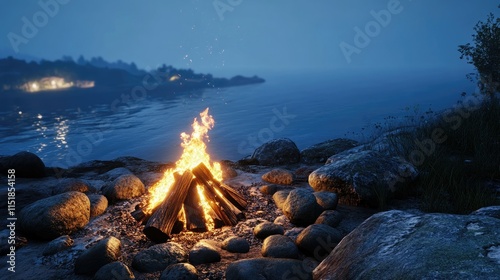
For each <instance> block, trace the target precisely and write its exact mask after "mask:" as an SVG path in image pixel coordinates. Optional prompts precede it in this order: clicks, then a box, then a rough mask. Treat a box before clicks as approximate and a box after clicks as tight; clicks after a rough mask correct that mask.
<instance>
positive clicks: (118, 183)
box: [102, 174, 146, 203]
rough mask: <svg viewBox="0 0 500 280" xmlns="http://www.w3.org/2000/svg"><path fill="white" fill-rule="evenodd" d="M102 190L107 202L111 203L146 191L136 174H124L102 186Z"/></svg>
mask: <svg viewBox="0 0 500 280" xmlns="http://www.w3.org/2000/svg"><path fill="white" fill-rule="evenodd" d="M102 192H103V194H104V195H105V196H106V198H107V199H108V200H109V202H111V203H113V202H116V201H118V200H127V199H131V198H134V197H138V196H141V195H143V194H144V193H145V192H146V188H145V187H144V184H143V183H142V181H141V179H139V178H137V176H135V175H133V174H126V175H122V176H120V177H118V178H116V179H115V180H114V181H113V183H112V184H110V185H108V186H106V187H104V189H103V191H102Z"/></svg>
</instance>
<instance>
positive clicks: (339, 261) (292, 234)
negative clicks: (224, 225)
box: [0, 138, 500, 280]
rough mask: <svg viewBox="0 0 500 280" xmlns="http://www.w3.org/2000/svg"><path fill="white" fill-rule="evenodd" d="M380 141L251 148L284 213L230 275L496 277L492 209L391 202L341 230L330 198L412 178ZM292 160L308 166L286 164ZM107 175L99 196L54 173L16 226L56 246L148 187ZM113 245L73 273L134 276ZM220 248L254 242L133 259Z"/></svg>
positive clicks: (498, 221) (149, 268)
mask: <svg viewBox="0 0 500 280" xmlns="http://www.w3.org/2000/svg"><path fill="white" fill-rule="evenodd" d="M383 139H384V138H382V139H381V140H379V141H375V142H373V143H369V144H364V145H359V144H358V143H357V142H355V141H352V140H348V139H335V140H330V141H326V142H324V143H320V144H317V145H314V146H312V147H310V148H307V149H305V150H303V151H299V150H298V149H297V146H296V145H295V144H294V143H293V142H292V141H291V140H289V139H277V140H273V141H270V142H268V143H266V144H264V145H262V146H261V147H259V148H258V149H257V150H256V151H255V152H254V154H253V155H252V156H251V157H250V158H249V159H247V160H246V162H247V163H248V162H250V163H252V164H259V165H263V166H272V167H271V169H270V171H269V172H267V173H265V174H264V175H262V179H263V180H264V181H265V182H268V183H270V184H267V185H263V186H261V187H260V191H261V192H262V193H263V194H265V195H269V196H272V199H273V201H274V203H275V204H276V206H277V208H279V209H280V210H281V211H282V213H283V216H280V217H278V218H277V219H276V220H274V221H272V222H271V221H266V222H262V223H259V224H256V226H255V228H254V230H253V234H254V236H255V237H256V238H257V239H260V240H262V248H261V255H262V257H259V258H252V259H243V260H239V261H236V262H233V263H231V264H230V265H229V266H228V268H227V270H226V273H225V277H226V279H228V280H232V279H351V278H360V277H362V278H380V277H383V278H388V279H397V278H412V279H413V278H414V279H422V278H443V279H445V278H446V279H449V278H476V277H479V278H484V279H494V278H495V276H498V275H500V257H499V256H500V246H499V245H498V244H500V232H499V231H498V230H497V229H498V228H500V214H499V213H500V207H498V206H497V207H489V208H484V209H480V210H478V211H476V212H474V213H472V214H471V215H463V216H458V215H448V214H424V213H421V212H418V211H413V212H408V211H388V212H383V213H379V214H376V215H373V216H372V217H370V218H369V219H367V220H366V221H365V222H363V223H362V224H361V225H360V226H359V227H357V228H356V229H355V230H353V231H352V232H350V233H349V234H348V235H347V236H346V234H347V233H346V232H343V231H341V230H339V229H338V226H339V224H340V223H341V222H342V219H343V217H342V214H341V213H340V212H339V211H337V205H338V203H342V204H350V205H356V206H357V205H369V206H377V205H378V204H380V203H382V202H384V201H386V200H387V199H390V198H391V197H392V196H395V195H398V194H399V193H400V192H404V190H405V189H407V188H409V187H411V185H412V183H413V181H414V180H415V179H416V178H417V176H418V172H417V169H416V168H415V167H414V166H413V165H412V164H411V163H409V162H407V161H405V160H404V159H402V158H401V157H398V156H395V155H392V154H391V153H390V152H389V151H388V150H386V149H387V145H386V144H384V140H383ZM297 163H305V164H308V165H310V166H315V168H313V169H307V168H306V169H302V170H296V171H295V172H292V171H290V170H288V169H287V168H289V166H293V165H294V164H297ZM7 166H9V167H10V168H16V172H18V171H19V172H18V173H17V174H18V175H19V176H24V177H35V178H38V177H42V176H44V174H45V173H46V168H45V166H44V164H43V162H42V161H41V160H40V159H39V158H38V157H36V156H35V155H33V154H30V153H26V152H23V153H19V154H17V155H14V156H11V157H4V158H0V171H1V172H2V173H5V172H6V171H5V169H6V167H7ZM107 174H108V176H109V178H112V180H109V182H110V183H106V184H105V185H103V186H101V187H100V193H101V194H98V193H97V191H96V189H95V188H93V187H92V186H90V185H89V184H88V183H87V182H86V181H85V180H76V179H68V180H61V182H60V184H58V186H57V188H56V189H54V190H53V193H51V194H44V195H46V196H47V197H46V198H42V199H40V200H37V201H34V202H32V203H31V204H29V205H27V206H25V207H23V209H22V210H21V211H20V213H19V217H18V221H19V226H20V230H21V231H22V232H23V233H25V234H27V235H28V237H33V238H36V239H41V240H51V241H50V242H49V243H48V244H47V246H46V247H45V249H44V251H43V255H46V256H48V255H53V254H56V253H57V252H60V251H62V250H66V249H67V248H69V247H71V246H73V243H74V241H73V240H72V239H71V238H70V236H69V235H70V234H72V233H74V232H76V231H77V230H79V229H81V228H83V227H85V225H87V224H88V223H89V220H90V219H91V218H92V217H96V216H99V215H101V214H102V213H103V212H105V211H106V208H107V206H108V203H116V202H118V201H121V200H127V199H131V198H134V197H138V196H141V195H143V194H144V193H145V187H144V184H143V182H142V181H141V180H140V179H139V178H138V177H136V176H135V175H134V174H132V173H131V172H130V171H128V170H127V169H124V168H116V169H114V170H112V171H110V172H108V173H107ZM304 174H305V175H304ZM298 180H307V182H308V186H300V187H294V186H292V185H293V184H294V183H295V182H297V181H298ZM285 228H291V229H288V230H285ZM434 233H435V234H434ZM422 244H426V245H425V246H424V247H422ZM121 250H122V244H121V242H120V240H119V239H117V238H115V237H107V238H103V239H101V240H100V241H98V242H96V243H95V244H93V245H92V246H91V247H90V248H88V249H86V250H84V251H83V252H82V253H81V254H80V255H79V256H78V257H77V258H76V260H75V267H74V269H75V273H76V274H83V275H93V276H94V279H109V278H110V277H111V276H115V277H118V278H119V279H134V274H133V272H132V270H131V269H130V268H129V267H128V266H127V265H126V264H124V263H122V262H120V261H119V260H120V256H121ZM222 250H225V251H227V252H230V253H235V254H240V253H241V254H244V253H247V252H249V250H250V244H249V242H248V240H246V239H244V238H241V237H237V236H233V237H230V238H228V239H226V240H224V241H223V242H217V241H214V240H201V241H199V242H197V243H196V244H195V245H194V246H193V247H192V248H191V249H190V250H188V251H186V250H185V249H184V247H183V246H182V245H181V244H178V243H175V242H167V243H163V244H157V245H153V246H151V247H149V248H147V249H145V250H143V251H140V252H139V253H137V254H136V255H135V256H134V258H133V261H132V263H131V267H132V268H133V269H135V270H136V271H139V272H144V273H151V272H155V273H158V272H161V276H160V279H198V272H197V270H196V268H195V266H197V265H200V264H207V263H214V262H219V261H220V260H221V252H222ZM117 275H118V276H117Z"/></svg>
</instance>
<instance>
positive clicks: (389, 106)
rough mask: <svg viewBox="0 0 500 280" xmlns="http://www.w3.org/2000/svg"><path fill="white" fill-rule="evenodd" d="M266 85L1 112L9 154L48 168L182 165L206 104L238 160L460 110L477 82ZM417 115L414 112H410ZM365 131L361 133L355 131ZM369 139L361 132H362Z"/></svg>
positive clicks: (348, 79)
mask: <svg viewBox="0 0 500 280" xmlns="http://www.w3.org/2000/svg"><path fill="white" fill-rule="evenodd" d="M259 75H260V76H262V77H264V78H266V80H267V82H266V83H264V84H257V85H249V86H242V87H233V88H225V89H210V90H204V91H197V92H191V93H183V94H177V95H175V96H173V97H172V96H169V97H168V98H165V97H161V96H158V94H154V95H153V94H151V95H148V97H147V98H146V99H145V100H140V101H135V102H132V103H131V104H130V106H122V107H120V108H119V109H118V110H116V109H115V110H112V109H111V107H112V106H111V105H112V104H109V103H108V104H99V100H95V104H94V105H92V106H91V107H90V108H89V107H86V108H84V109H82V108H75V107H70V108H59V109H50V110H44V106H43V104H41V105H42V106H40V108H39V109H36V110H33V109H31V110H28V111H23V107H22V106H20V107H19V108H16V110H9V111H5V112H0V122H1V128H0V137H1V139H0V154H4V155H10V154H14V153H16V152H18V151H21V150H27V151H31V152H34V153H36V154H37V155H39V156H40V157H41V158H42V159H43V160H44V162H45V164H46V165H48V166H61V167H67V166H72V165H75V164H79V163H81V162H85V161H89V160H94V159H114V158H116V157H120V156H136V157H140V158H144V159H148V160H155V161H175V160H176V159H177V158H178V156H179V154H180V151H181V147H180V137H179V134H180V133H181V132H182V131H186V132H190V125H191V123H192V121H193V119H194V117H197V116H199V113H200V112H201V111H203V110H204V109H205V108H206V107H209V108H210V114H211V115H213V117H214V119H215V122H216V124H215V127H214V129H213V130H212V131H211V132H210V143H209V144H208V146H209V149H210V152H211V154H212V155H213V157H214V158H215V159H231V160H237V159H240V158H242V157H244V156H246V155H248V154H251V153H252V151H253V150H254V149H255V148H256V147H257V146H259V145H260V144H262V143H264V142H265V141H268V140H270V139H272V138H280V137H288V138H290V139H292V140H293V141H295V143H296V144H297V146H298V147H299V149H303V148H306V147H307V146H309V145H312V144H315V143H319V142H322V141H324V140H327V139H331V138H336V137H344V136H346V134H347V136H350V137H360V136H361V132H362V131H363V130H362V128H370V127H373V125H374V124H375V123H377V122H380V121H383V119H384V118H385V117H387V116H403V115H407V114H410V115H411V114H412V112H413V109H414V108H416V107H418V108H420V110H421V111H425V110H427V109H428V108H432V109H434V110H439V109H443V108H446V107H450V106H453V105H454V104H455V102H456V101H457V100H458V99H459V97H460V93H461V92H463V91H467V92H469V93H472V92H473V91H474V88H475V87H474V85H473V84H472V83H471V82H470V81H468V80H467V79H466V78H465V73H464V72H459V71H456V72H438V71H436V72H433V73H430V72H423V71H422V72H398V73H394V72H392V73H391V72H368V71H366V72H356V73H354V72H352V73H349V72H336V73H301V74H298V73H286V74H285V73H277V72H275V73H267V74H265V73H259ZM405 108H406V109H408V108H410V110H409V111H407V110H405ZM352 132H355V135H353V134H352ZM358 132H359V133H358Z"/></svg>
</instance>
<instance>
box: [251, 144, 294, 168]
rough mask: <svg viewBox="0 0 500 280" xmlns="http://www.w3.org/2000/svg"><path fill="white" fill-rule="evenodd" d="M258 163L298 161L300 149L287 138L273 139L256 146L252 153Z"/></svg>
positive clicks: (270, 163) (271, 164)
mask: <svg viewBox="0 0 500 280" xmlns="http://www.w3.org/2000/svg"><path fill="white" fill-rule="evenodd" d="M252 159H256V160H257V161H258V162H259V164H260V165H267V166H276V165H285V164H292V163H298V162H299V161H300V151H299V149H298V148H297V145H295V143H294V142H293V141H292V140H290V139H288V138H281V139H274V140H271V141H269V142H267V143H264V144H263V145H262V146H260V147H258V148H257V149H256V150H255V151H254V152H253V155H252Z"/></svg>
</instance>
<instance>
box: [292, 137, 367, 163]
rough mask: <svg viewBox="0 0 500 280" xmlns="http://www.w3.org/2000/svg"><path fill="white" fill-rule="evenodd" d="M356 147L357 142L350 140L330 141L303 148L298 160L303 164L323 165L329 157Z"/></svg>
mask: <svg viewBox="0 0 500 280" xmlns="http://www.w3.org/2000/svg"><path fill="white" fill-rule="evenodd" d="M358 145H359V142H358V141H354V140H351V139H345V138H337V139H331V140H327V141H325V142H321V143H319V144H315V145H312V146H310V147H307V148H305V149H304V150H302V151H301V152H300V159H301V161H303V162H305V163H325V162H326V160H327V159H328V158H329V157H331V156H333V155H335V154H338V153H340V152H343V151H346V150H349V149H352V148H354V147H356V146H358Z"/></svg>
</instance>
